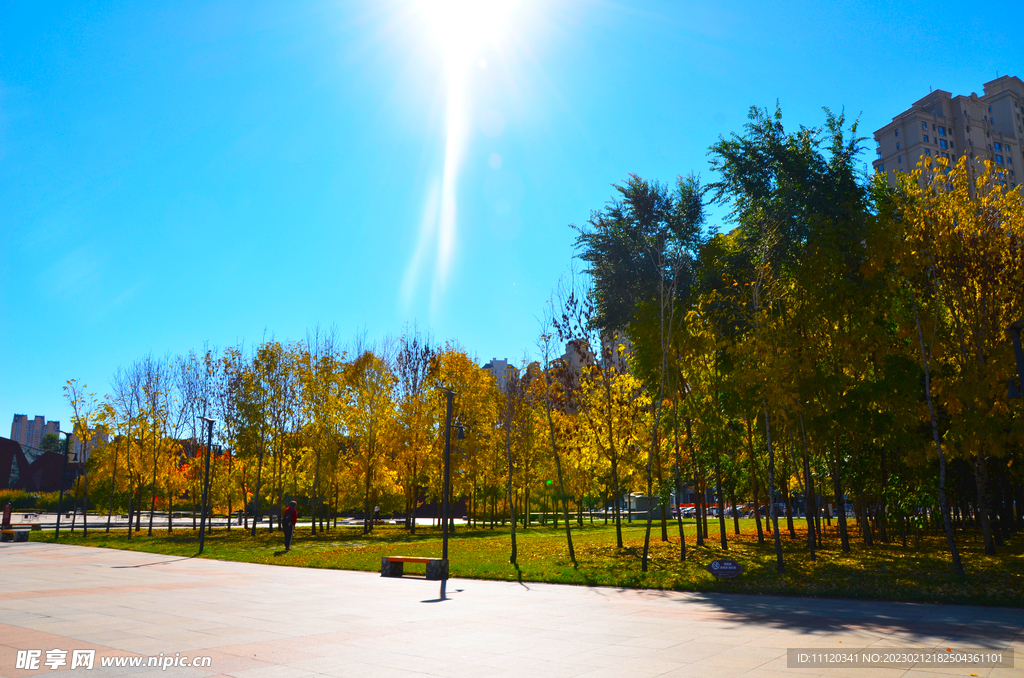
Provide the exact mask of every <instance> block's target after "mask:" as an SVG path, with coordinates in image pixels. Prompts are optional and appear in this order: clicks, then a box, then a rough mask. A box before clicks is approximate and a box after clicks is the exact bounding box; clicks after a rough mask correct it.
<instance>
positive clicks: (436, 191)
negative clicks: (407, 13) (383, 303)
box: [401, 0, 518, 315]
mask: <svg viewBox="0 0 1024 678" xmlns="http://www.w3.org/2000/svg"><path fill="white" fill-rule="evenodd" d="M516 4H518V3H517V2H516V1H515V0H422V1H421V2H420V3H419V10H420V11H419V13H418V14H419V18H420V20H421V21H422V25H423V27H424V29H425V31H426V32H427V33H428V34H429V37H430V38H431V40H432V42H434V43H435V45H436V47H437V49H439V50H440V52H441V53H442V54H443V58H444V66H445V86H446V88H447V92H446V96H445V108H446V110H445V132H444V133H445V145H444V159H443V165H442V168H441V173H440V174H441V179H440V185H439V186H438V185H437V183H436V182H435V183H434V184H432V186H431V189H430V192H429V193H428V195H427V197H426V199H425V206H424V213H423V218H422V219H421V221H420V231H419V236H418V238H417V242H416V248H415V250H414V252H413V254H412V257H411V258H410V260H409V263H408V265H407V266H406V271H405V275H404V277H403V282H402V289H401V301H402V304H403V305H404V306H405V307H406V309H408V308H409V307H410V306H411V304H412V303H413V298H414V296H415V295H416V292H417V287H418V285H419V284H421V283H422V282H425V281H426V280H428V279H429V285H430V289H429V295H428V296H429V303H430V313H431V314H432V315H433V314H434V313H435V312H436V311H437V310H438V308H439V305H440V304H441V301H442V299H443V297H444V292H445V289H446V285H447V282H448V279H449V275H450V273H451V269H452V265H453V261H454V258H455V254H456V247H457V243H458V237H457V236H458V232H459V220H458V214H459V209H458V206H459V191H458V187H459V178H460V170H461V168H462V164H463V160H464V157H465V150H466V144H467V138H468V135H469V127H470V115H469V107H470V104H471V101H470V97H469V95H468V93H467V90H468V80H469V77H470V76H469V70H470V66H471V65H472V64H474V63H475V62H476V60H477V59H478V57H479V56H480V54H481V52H482V51H483V49H484V48H485V47H486V46H488V45H490V44H493V43H495V41H498V39H499V38H500V37H501V33H502V32H503V31H506V30H507V28H508V25H509V21H510V18H511V10H512V9H513V8H514V7H515V5H516ZM431 255H433V261H432V262H431ZM431 263H432V264H433V271H432V275H430V274H428V272H427V268H428V266H430V264H431Z"/></svg>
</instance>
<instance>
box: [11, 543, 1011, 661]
mask: <svg viewBox="0 0 1024 678" xmlns="http://www.w3.org/2000/svg"><path fill="white" fill-rule="evenodd" d="M438 592H439V587H438V584H437V583H436V582H427V581H425V580H423V579H416V578H405V579H384V578H381V577H379V576H377V575H375V574H371V573H364V572H346V571H337V570H312V569H301V568H290V567H277V566H272V565H256V564H249V563H229V562H218V561H213V560H201V559H192V558H177V557H173V556H162V555H154V554H146V553H134V552H128V551H116V550H110V549H97V548H86V547H76V546H55V545H48V544H43V543H38V542H29V543H27V544H25V543H21V544H11V543H4V544H2V545H0V675H2V676H23V675H33V674H51V673H53V671H52V670H51V669H49V668H46V667H43V666H41V667H40V669H39V670H37V671H24V670H19V669H16V668H15V662H16V657H17V651H18V650H32V649H35V650H42V651H43V654H42V656H43V659H44V660H45V658H46V651H47V650H51V649H61V650H66V651H69V653H68V657H69V661H68V663H69V664H70V656H71V654H70V651H71V650H76V649H94V650H96V657H97V659H96V667H95V668H94V669H93V670H92V671H87V670H84V669H81V668H79V669H75V670H74V671H71V672H70V673H69V674H68V675H83V676H98V677H105V676H121V675H164V676H172V675H173V676H214V675H230V676H236V677H238V678H276V677H285V676H288V677H292V676H294V677H302V676H358V677H360V678H372V677H374V676H382V677H384V676H396V677H397V676H403V677H405V676H411V677H414V678H415V677H424V676H450V677H462V676H464V677H466V678H487V677H495V678H497V677H512V676H517V677H524V676H525V677H526V678H549V677H550V678H562V677H564V678H570V677H576V676H580V677H583V676H586V677H588V678H596V677H599V676H608V677H614V678H624V677H626V678H628V677H633V676H636V677H642V678H646V677H653V676H666V677H669V676H687V677H701V676H714V677H722V678H728V677H729V676H766V677H769V678H770V677H772V676H783V675H811V676H814V675H826V676H857V677H858V678H866V677H868V676H915V677H920V676H933V675H934V676H939V675H941V676H950V675H963V676H970V675H971V674H972V673H973V674H977V675H979V676H1024V631H1022V629H1024V611H1022V610H1018V609H1005V608H981V607H957V606H944V605H912V604H901V603H876V602H859V601H843V600H823V599H805V598H778V597H753V596H732V595H721V594H688V593H675V592H662V591H634V590H619V589H608V588H587V587H572V586H559V585H548V584H525V585H524V584H517V583H507V582H489V581H474V580H459V579H453V580H451V581H449V582H448V597H449V599H448V600H446V601H443V602H441V601H438V600H437V598H438ZM1007 645H1012V646H1013V648H1014V650H1015V652H1016V655H1017V658H1016V667H1017V668H1014V669H966V668H955V667H951V668H946V669H941V670H931V671H929V670H911V671H903V670H894V669H869V668H861V669H857V668H845V669H787V668H786V648H787V647H821V648H828V649H831V650H836V649H842V648H844V647H845V648H849V649H859V648H865V647H876V648H877V647H903V648H908V649H909V648H916V649H923V648H932V647H940V646H941V647H942V648H943V649H944V648H945V647H946V646H956V648H954V649H960V648H967V647H972V648H1000V649H1001V648H1005V647H1006V646H1007ZM130 653H134V654H138V655H146V656H158V655H160V654H161V653H163V654H164V655H165V656H174V655H175V654H176V653H178V654H180V655H186V656H196V655H200V656H209V657H210V658H211V665H210V667H209V668H206V669H198V668H181V667H172V668H171V669H168V670H167V671H161V670H160V669H159V668H138V669H131V668H110V667H106V668H104V667H100V665H99V661H100V660H99V658H100V657H102V656H112V655H127V654H130ZM64 669H67V667H64Z"/></svg>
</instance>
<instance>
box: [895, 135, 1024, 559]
mask: <svg viewBox="0 0 1024 678" xmlns="http://www.w3.org/2000/svg"><path fill="white" fill-rule="evenodd" d="M891 200H892V202H891V203H889V204H888V205H887V206H888V207H889V208H890V210H891V211H890V212H889V213H888V215H887V216H888V217H889V218H890V219H891V220H892V222H894V223H896V224H897V225H898V226H899V227H901V229H900V230H898V231H896V233H898V234H899V235H905V240H904V242H905V246H904V247H903V248H902V249H901V251H898V256H899V257H900V263H901V264H902V267H901V270H902V273H903V279H904V280H906V281H907V286H908V287H909V292H910V296H911V299H910V300H911V304H912V306H913V311H914V321H915V328H916V331H917V335H918V336H917V338H918V343H919V345H920V351H921V361H922V367H923V369H924V371H925V387H926V396H927V400H928V405H929V410H930V417H931V421H932V432H933V439H934V441H935V446H936V451H937V454H938V456H939V463H940V472H939V473H940V476H939V481H940V485H939V495H940V502H941V503H942V507H941V510H942V513H943V524H944V527H945V530H946V533H947V540H948V542H949V545H950V550H951V553H952V554H953V558H954V564H955V566H956V567H957V570H958V572H959V573H962V568H960V567H959V559H958V556H957V554H956V550H955V542H954V541H953V537H952V526H951V524H950V516H949V506H948V502H947V499H946V488H945V472H946V468H945V466H946V460H945V454H944V452H943V445H942V444H941V441H940V437H939V433H938V423H937V421H936V411H935V410H936V407H935V405H934V404H933V399H935V400H938V401H939V402H940V403H941V407H942V410H943V411H944V412H945V413H947V414H948V417H949V419H948V429H947V431H946V433H945V438H946V439H947V441H948V444H949V445H950V446H951V447H952V448H953V449H954V450H956V451H957V452H958V453H959V454H960V455H962V456H964V457H966V458H969V459H970V460H971V463H972V465H973V467H974V472H975V479H976V484H977V499H978V517H979V520H980V523H981V527H982V532H983V536H984V540H985V552H986V553H990V554H992V553H995V548H996V547H995V543H994V538H993V530H992V526H991V523H990V516H989V514H990V506H989V497H988V490H987V484H988V483H987V481H988V468H989V463H990V460H991V459H993V458H998V457H1001V456H1003V455H1004V454H1005V453H1006V449H1007V445H1008V443H1009V442H1010V437H1009V436H1008V435H1007V433H1006V432H1007V431H1010V430H1012V422H1011V419H1012V417H1011V409H1010V403H1009V402H1008V400H1007V395H1008V394H1007V388H1006V382H1007V378H1008V376H1009V373H1010V371H1011V366H1012V365H1013V364H1014V359H1013V357H1012V355H1011V350H1012V349H1011V345H1010V342H1009V341H1008V340H1007V339H1006V336H1005V331H1006V330H1005V328H1006V327H1007V326H1009V324H1010V323H1011V322H1013V321H1015V320H1017V319H1019V318H1020V317H1021V316H1022V315H1024V299H1022V297H1021V294H1020V289H1021V284H1022V283H1024V254H1022V252H1021V243H1022V242H1024V200H1022V197H1021V192H1020V190H1019V189H1018V190H1008V189H1007V187H1006V176H1005V170H1002V169H997V168H996V167H994V166H993V164H992V163H991V162H989V161H986V162H985V163H984V170H983V171H982V172H981V173H980V174H975V172H974V171H973V168H972V165H971V160H970V159H969V158H968V156H967V155H966V154H965V155H964V156H961V158H960V160H959V161H957V162H956V164H955V165H952V166H950V164H949V163H948V162H947V161H946V159H945V158H938V159H936V161H935V162H932V161H931V159H930V158H924V159H923V161H922V163H921V164H920V165H919V166H918V168H917V169H916V170H915V171H914V172H912V173H911V174H909V175H903V176H901V177H900V181H899V189H898V191H897V192H895V194H894V195H892V196H891ZM897 239H898V236H897ZM919 306H920V307H923V308H930V309H932V314H934V318H932V319H931V320H925V321H924V322H922V318H921V316H920V314H919V313H918V308H919ZM922 325H924V327H925V328H928V327H929V325H930V332H929V334H931V336H932V339H931V341H929V342H927V343H926V342H925V339H924V337H925V334H924V332H923V331H922ZM936 367H937V369H933V368H936ZM1018 435H1019V434H1018ZM1018 440H1019V439H1018Z"/></svg>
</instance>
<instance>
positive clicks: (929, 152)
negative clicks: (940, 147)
mask: <svg viewBox="0 0 1024 678" xmlns="http://www.w3.org/2000/svg"><path fill="white" fill-rule="evenodd" d="M924 154H925V155H927V156H928V157H929V158H930V157H932V149H930V148H926V149H924Z"/></svg>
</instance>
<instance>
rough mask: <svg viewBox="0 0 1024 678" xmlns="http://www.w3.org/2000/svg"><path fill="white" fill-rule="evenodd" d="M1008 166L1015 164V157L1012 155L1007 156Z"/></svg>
mask: <svg viewBox="0 0 1024 678" xmlns="http://www.w3.org/2000/svg"><path fill="white" fill-rule="evenodd" d="M1006 164H1007V165H1012V164H1013V156H1012V155H1008V156H1006Z"/></svg>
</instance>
